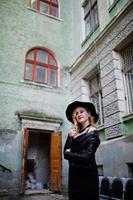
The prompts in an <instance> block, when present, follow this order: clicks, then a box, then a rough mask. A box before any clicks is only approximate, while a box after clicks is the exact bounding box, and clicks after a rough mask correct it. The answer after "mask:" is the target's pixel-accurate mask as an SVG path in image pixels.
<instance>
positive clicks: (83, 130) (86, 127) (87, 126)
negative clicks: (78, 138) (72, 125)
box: [80, 124, 90, 133]
mask: <svg viewBox="0 0 133 200" xmlns="http://www.w3.org/2000/svg"><path fill="white" fill-rule="evenodd" d="M89 126H90V124H89V125H87V126H86V127H85V128H82V129H81V130H80V133H81V132H83V131H84V130H85V129H86V128H88V127H89Z"/></svg>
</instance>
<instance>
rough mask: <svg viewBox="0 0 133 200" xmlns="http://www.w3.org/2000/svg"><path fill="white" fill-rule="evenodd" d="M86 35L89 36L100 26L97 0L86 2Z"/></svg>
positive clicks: (84, 6)
mask: <svg viewBox="0 0 133 200" xmlns="http://www.w3.org/2000/svg"><path fill="white" fill-rule="evenodd" d="M83 8H84V21H85V33H86V35H88V34H89V33H90V32H92V31H94V29H95V27H96V26H97V25H98V7H97V0H86V1H85V3H84V5H83Z"/></svg>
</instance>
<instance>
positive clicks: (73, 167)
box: [64, 127, 100, 200]
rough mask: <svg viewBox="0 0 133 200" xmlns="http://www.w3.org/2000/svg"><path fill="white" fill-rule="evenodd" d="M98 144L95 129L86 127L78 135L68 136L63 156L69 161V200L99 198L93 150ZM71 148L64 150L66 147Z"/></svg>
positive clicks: (96, 199) (95, 199)
mask: <svg viewBox="0 0 133 200" xmlns="http://www.w3.org/2000/svg"><path fill="white" fill-rule="evenodd" d="M99 144H100V140H99V137H98V134H97V131H96V130H95V129H94V128H92V127H88V128H86V130H84V131H83V132H82V133H81V134H80V135H79V136H78V137H75V138H72V137H69V136H68V138H67V140H66V143H65V146H64V158H65V159H67V160H68V161H69V184H68V186H69V187H68V189H69V200H99V180H98V171H97V167H96V161H95V152H96V150H97V148H98V146H99ZM69 148H70V149H71V151H70V152H66V151H65V150H66V149H69Z"/></svg>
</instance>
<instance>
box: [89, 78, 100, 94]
mask: <svg viewBox="0 0 133 200" xmlns="http://www.w3.org/2000/svg"><path fill="white" fill-rule="evenodd" d="M90 84H91V85H90V93H91V94H92V95H93V94H94V93H96V92H97V91H98V84H97V77H95V78H93V79H92V80H91V81H90Z"/></svg>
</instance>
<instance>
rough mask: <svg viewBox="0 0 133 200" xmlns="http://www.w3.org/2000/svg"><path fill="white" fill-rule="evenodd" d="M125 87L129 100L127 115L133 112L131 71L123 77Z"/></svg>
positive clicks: (132, 77)
mask: <svg viewBox="0 0 133 200" xmlns="http://www.w3.org/2000/svg"><path fill="white" fill-rule="evenodd" d="M125 78H126V85H127V95H128V100H129V102H128V103H129V113H131V112H133V70H132V71H131V73H127V74H126V75H125Z"/></svg>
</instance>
